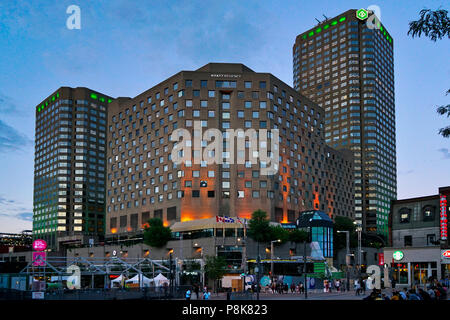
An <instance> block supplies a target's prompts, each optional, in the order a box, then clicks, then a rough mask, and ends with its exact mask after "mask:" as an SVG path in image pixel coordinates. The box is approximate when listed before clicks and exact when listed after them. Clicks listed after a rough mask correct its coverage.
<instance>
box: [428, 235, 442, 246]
mask: <svg viewBox="0 0 450 320" xmlns="http://www.w3.org/2000/svg"><path fill="white" fill-rule="evenodd" d="M437 243H439V242H437ZM437 243H436V235H434V234H427V246H433V245H436V244H437Z"/></svg>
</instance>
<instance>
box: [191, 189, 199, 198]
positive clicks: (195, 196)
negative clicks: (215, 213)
mask: <svg viewBox="0 0 450 320" xmlns="http://www.w3.org/2000/svg"><path fill="white" fill-rule="evenodd" d="M199 197H200V190H192V198H199Z"/></svg>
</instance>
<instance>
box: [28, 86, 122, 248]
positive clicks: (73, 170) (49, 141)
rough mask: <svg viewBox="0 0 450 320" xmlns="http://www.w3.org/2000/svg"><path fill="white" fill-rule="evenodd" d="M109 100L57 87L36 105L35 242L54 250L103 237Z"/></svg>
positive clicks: (104, 96)
mask: <svg viewBox="0 0 450 320" xmlns="http://www.w3.org/2000/svg"><path fill="white" fill-rule="evenodd" d="M112 101H113V100H112V98H110V97H108V96H106V95H104V94H101V93H98V92H95V91H93V90H90V89H87V88H69V87H61V88H59V89H58V90H56V91H55V92H54V93H53V94H52V95H50V96H49V97H48V98H46V99H45V100H44V101H42V102H41V103H40V104H39V105H38V106H36V135H35V163H34V199H33V237H34V238H35V239H36V238H39V239H44V240H46V241H47V244H48V246H49V248H50V249H52V250H55V251H56V250H60V249H63V248H64V244H68V243H72V244H74V243H80V244H86V243H89V239H93V240H94V241H98V240H99V239H101V238H102V237H103V236H104V233H105V193H106V191H105V178H106V177H105V175H106V126H107V124H106V121H107V105H108V104H109V103H111V102H112Z"/></svg>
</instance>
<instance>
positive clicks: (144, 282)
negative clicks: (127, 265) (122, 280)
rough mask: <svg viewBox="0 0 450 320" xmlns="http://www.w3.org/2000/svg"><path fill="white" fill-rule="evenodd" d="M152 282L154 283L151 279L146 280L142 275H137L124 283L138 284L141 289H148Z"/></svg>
mask: <svg viewBox="0 0 450 320" xmlns="http://www.w3.org/2000/svg"><path fill="white" fill-rule="evenodd" d="M139 280H140V281H139ZM152 282H154V280H153V279H150V278H147V277H146V276H144V275H143V274H137V275H135V276H134V277H133V278H131V279H129V280H127V281H126V283H140V284H141V287H149V286H150V283H152Z"/></svg>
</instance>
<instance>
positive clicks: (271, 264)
mask: <svg viewBox="0 0 450 320" xmlns="http://www.w3.org/2000/svg"><path fill="white" fill-rule="evenodd" d="M276 242H281V240H280V239H277V240H272V241H270V274H271V275H272V282H273V258H274V255H273V244H274V243H276Z"/></svg>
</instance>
